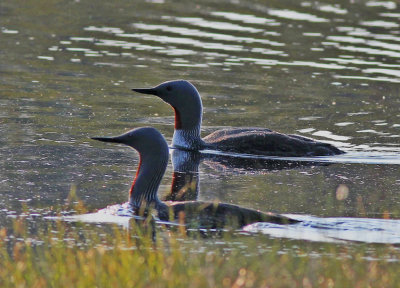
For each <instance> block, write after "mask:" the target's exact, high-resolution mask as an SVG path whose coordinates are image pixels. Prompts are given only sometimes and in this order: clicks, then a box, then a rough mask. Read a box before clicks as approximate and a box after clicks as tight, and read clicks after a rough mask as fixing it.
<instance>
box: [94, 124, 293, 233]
mask: <svg viewBox="0 0 400 288" xmlns="http://www.w3.org/2000/svg"><path fill="white" fill-rule="evenodd" d="M92 139H94V140H99V141H103V142H114V143H122V144H125V145H128V146H130V147H132V148H133V149H135V150H137V151H138V153H139V157H140V161H139V167H138V169H137V172H136V177H135V180H134V181H133V184H132V187H131V190H130V195H129V205H130V208H131V209H132V210H133V211H134V213H135V214H138V213H142V212H143V211H146V210H147V208H149V207H150V206H153V207H154V208H155V209H156V210H157V213H158V217H159V218H160V219H161V220H165V221H168V220H172V219H171V218H173V219H178V218H180V217H181V216H180V215H183V216H184V219H185V222H186V223H191V224H197V225H199V226H200V227H207V228H222V227H224V226H225V225H227V224H229V225H230V226H231V227H242V226H245V225H247V224H251V223H255V222H273V223H279V224H291V223H297V222H298V221H297V220H293V219H290V218H288V217H285V216H282V215H279V214H274V213H270V212H269V213H264V212H259V211H256V210H252V209H247V208H242V207H239V206H236V205H231V204H225V203H216V202H215V203H213V202H202V201H185V202H162V201H160V200H159V199H158V196H157V190H158V187H159V185H160V182H161V178H162V177H163V175H164V173H165V170H166V168H167V162H168V156H169V154H168V152H169V151H168V145H167V142H166V141H165V139H164V137H163V136H162V135H161V133H160V132H158V131H157V130H156V129H154V128H151V127H143V128H137V129H133V130H131V131H129V132H127V133H125V134H122V135H120V136H117V137H94V138H92ZM181 212H183V213H184V214H180V213H181ZM171 216H172V217H171ZM194 222H196V223H194Z"/></svg>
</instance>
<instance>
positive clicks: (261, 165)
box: [165, 149, 329, 201]
mask: <svg viewBox="0 0 400 288" xmlns="http://www.w3.org/2000/svg"><path fill="white" fill-rule="evenodd" d="M171 156H172V165H173V176H172V185H171V191H170V193H169V194H168V195H166V196H165V200H168V201H190V200H197V199H198V198H199V195H200V190H199V189H200V177H199V165H200V163H201V162H202V163H204V164H205V165H207V166H208V167H210V168H212V169H213V170H215V171H220V172H221V171H223V172H224V173H230V174H232V175H238V174H246V173H251V174H255V173H261V174H263V173H268V171H276V170H288V169H295V168H299V167H311V166H316V165H325V166H326V165H329V164H328V163H318V162H312V161H295V160H289V161H285V160H279V159H278V160H276V159H264V158H254V157H252V156H249V157H244V156H245V155H242V156H243V157H241V156H240V155H235V154H229V153H227V154H220V153H208V152H206V151H202V152H196V151H185V150H180V149H172V152H171ZM294 159H296V158H294Z"/></svg>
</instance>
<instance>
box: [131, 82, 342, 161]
mask: <svg viewBox="0 0 400 288" xmlns="http://www.w3.org/2000/svg"><path fill="white" fill-rule="evenodd" d="M132 90H133V91H136V92H139V93H143V94H151V95H156V96H158V97H160V98H161V99H162V100H164V101H165V102H167V103H168V104H170V105H171V106H172V107H173V109H174V111H175V130H174V135H173V138H172V147H174V148H178V149H185V150H193V151H198V150H204V149H213V150H220V151H228V152H236V153H246V154H256V155H267V156H287V157H300V156H327V155H336V154H342V153H344V152H343V151H341V150H340V149H338V148H336V147H334V146H332V145H331V144H328V143H323V142H319V141H316V140H314V139H311V138H306V137H302V136H299V135H287V134H283V133H279V132H275V131H272V130H270V129H266V128H232V129H223V130H218V131H215V132H213V133H211V134H210V135H208V136H207V137H205V138H203V139H202V138H201V136H200V132H201V122H202V114H203V104H202V101H201V97H200V94H199V92H198V91H197V89H196V87H195V86H194V85H193V84H191V83H190V82H188V81H185V80H175V81H168V82H164V83H161V84H160V85H158V86H156V87H154V88H135V89H132Z"/></svg>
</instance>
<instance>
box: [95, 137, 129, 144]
mask: <svg viewBox="0 0 400 288" xmlns="http://www.w3.org/2000/svg"><path fill="white" fill-rule="evenodd" d="M90 139H93V140H97V141H101V142H111V143H122V141H121V139H120V138H119V137H91V138H90Z"/></svg>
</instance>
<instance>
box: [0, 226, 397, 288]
mask: <svg viewBox="0 0 400 288" xmlns="http://www.w3.org/2000/svg"><path fill="white" fill-rule="evenodd" d="M88 227H89V228H90V227H91V228H92V229H86V228H85V229H82V228H83V227H82V224H74V225H72V224H71V223H64V222H51V221H46V222H44V223H42V225H39V224H38V223H37V222H35V224H34V226H32V223H30V222H29V221H28V220H26V219H23V218H19V219H16V220H14V221H13V223H12V227H9V228H8V229H6V228H2V229H1V230H0V287H191V288H194V287H398V283H399V280H400V276H399V273H398V271H399V262H398V260H399V259H400V255H399V254H400V253H399V250H398V249H397V247H394V246H390V245H373V249H371V248H372V246H371V245H366V244H354V243H353V244H326V243H324V244H323V243H312V242H300V241H288V240H281V239H268V238H267V237H265V238H261V239H265V241H270V243H271V245H270V249H268V250H264V251H260V249H259V247H258V246H257V243H259V242H260V238H259V237H257V236H252V237H246V239H250V242H249V243H247V244H248V246H247V247H246V248H245V253H243V251H239V250H240V249H226V248H227V247H226V246H224V245H208V246H206V249H199V247H198V241H196V237H197V236H196V235H191V236H190V238H188V235H187V234H186V232H185V231H182V230H177V231H171V230H168V229H166V228H163V227H161V228H157V230H158V231H157V233H158V234H157V238H156V240H155V241H154V239H153V237H152V233H151V229H150V228H149V227H147V226H146V225H137V224H135V223H133V222H132V225H131V227H130V229H121V228H120V227H117V226H108V228H109V229H108V230H106V229H104V227H101V228H99V227H97V228H99V229H96V226H94V225H92V226H90V225H89V226H88ZM33 228H34V229H33ZM99 231H101V232H99ZM218 237H220V236H218ZM230 237H231V236H229V235H227V236H222V239H221V238H218V239H217V242H224V241H225V243H233V242H234V241H235V239H231V238H230ZM197 239H200V238H197ZM253 240H255V241H254V242H252V241H253ZM211 242H212V241H211ZM228 246H229V244H228ZM318 251H319V252H318Z"/></svg>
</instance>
